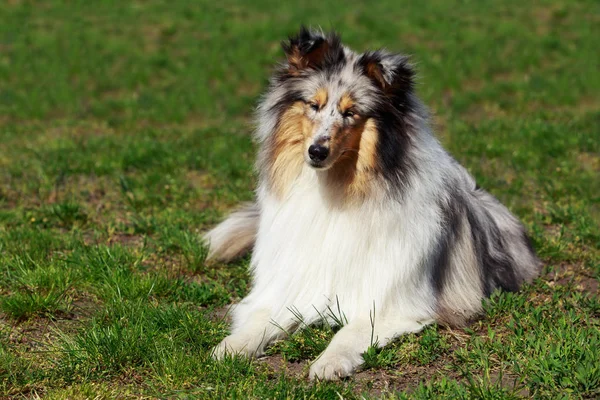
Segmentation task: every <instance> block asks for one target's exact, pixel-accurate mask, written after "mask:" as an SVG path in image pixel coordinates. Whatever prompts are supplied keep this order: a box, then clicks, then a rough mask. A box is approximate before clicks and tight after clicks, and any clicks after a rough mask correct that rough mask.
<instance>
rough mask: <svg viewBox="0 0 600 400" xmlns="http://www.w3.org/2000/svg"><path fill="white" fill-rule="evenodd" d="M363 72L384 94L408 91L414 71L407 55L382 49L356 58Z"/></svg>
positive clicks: (410, 88) (410, 89)
mask: <svg viewBox="0 0 600 400" xmlns="http://www.w3.org/2000/svg"><path fill="white" fill-rule="evenodd" d="M358 65H360V66H361V67H362V69H363V73H364V74H365V75H366V76H368V77H369V78H370V79H371V80H372V81H373V82H374V83H375V85H377V87H379V88H380V89H381V90H382V91H383V92H384V93H386V94H393V93H398V92H405V93H406V92H410V91H412V89H413V87H414V77H415V72H414V70H413V68H412V66H411V65H410V63H409V61H408V57H407V56H403V55H400V54H391V53H388V52H385V51H382V50H378V51H373V52H367V53H364V54H363V55H362V56H361V57H360V58H359V60H358Z"/></svg>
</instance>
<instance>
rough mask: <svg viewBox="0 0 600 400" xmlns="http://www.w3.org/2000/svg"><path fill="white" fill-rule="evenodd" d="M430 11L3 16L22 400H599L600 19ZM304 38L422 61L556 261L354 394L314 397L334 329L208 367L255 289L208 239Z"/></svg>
mask: <svg viewBox="0 0 600 400" xmlns="http://www.w3.org/2000/svg"><path fill="white" fill-rule="evenodd" d="M420 3H422V2H401V3H398V2H396V1H391V0H386V1H382V2H376V3H369V4H367V2H364V3H359V4H349V3H347V2H323V1H321V2H308V3H302V4H300V3H298V4H294V5H292V4H285V3H282V2H275V1H267V0H259V1H254V2H246V1H239V0H231V1H227V2H225V3H223V2H206V1H201V2H187V1H168V2H167V1H131V2H117V1H96V2H84V1H69V2H67V1H36V2H30V1H21V0H11V1H6V2H2V4H0V398H5V397H6V398H8V397H10V398H20V397H21V398H25V397H36V396H39V397H44V398H49V399H63V398H114V397H117V396H118V397H125V398H127V397H129V398H139V397H148V398H154V397H159V398H189V397H193V398H230V397H231V398H257V399H258V398H261V399H262V398H306V399H311V398H312V399H322V398H323V399H326V398H329V399H338V398H340V397H344V398H361V396H365V397H367V398H369V397H391V398H423V399H429V398H440V397H442V398H444V397H445V398H484V399H510V398H523V397H535V398H594V397H598V396H600V364H599V363H598V360H600V333H599V332H600V302H599V300H598V281H599V279H600V250H599V248H600V228H599V220H600V206H599V204H600V179H598V176H600V156H599V154H600V128H599V126H600V99H599V96H598V94H599V93H600V74H599V73H598V66H599V65H600V56H599V54H600V53H598V51H597V48H598V39H597V36H598V34H597V33H598V29H597V26H598V23H599V22H600V21H599V19H598V15H600V6H599V5H598V3H597V2H594V1H580V2H571V1H566V0H547V1H543V2H541V3H539V4H535V5H534V4H533V3H531V4H529V3H527V2H522V1H513V0H509V1H502V2H501V1H483V2H465V1H460V2H446V1H442V0H434V1H430V2H427V3H426V4H420ZM301 23H305V24H309V25H321V26H322V27H324V28H325V29H328V28H330V27H335V28H336V29H337V30H339V31H340V32H341V33H342V36H343V38H344V40H345V42H346V43H347V44H349V45H350V46H352V47H355V48H356V49H359V50H366V49H373V48H378V47H387V48H389V49H391V50H397V51H403V52H406V53H409V54H411V55H412V56H413V59H414V61H415V62H416V64H417V66H418V70H419V85H418V92H419V94H420V96H421V97H422V98H423V99H424V101H425V102H426V103H427V104H428V105H429V106H430V107H431V108H432V110H433V112H434V125H435V126H436V128H437V132H438V135H439V137H440V139H441V140H442V142H443V143H444V145H445V146H446V147H447V148H448V149H449V150H450V151H451V152H452V154H454V155H455V157H456V158H457V159H458V160H459V161H460V162H461V163H463V164H464V165H465V166H466V167H467V168H468V169H469V170H470V171H471V172H472V173H473V174H474V175H475V177H476V178H477V180H478V182H479V183H480V185H481V186H483V187H484V188H486V189H488V190H489V191H490V192H492V193H493V194H494V195H496V196H497V197H498V198H499V199H500V200H501V201H502V202H504V203H505V204H506V205H507V206H508V207H509V208H510V209H511V210H512V211H513V212H515V213H516V214H517V215H518V216H519V217H520V218H521V219H522V220H523V221H524V223H525V224H526V226H527V227H528V230H529V232H530V233H531V236H532V238H533V241H534V245H535V247H536V249H537V251H538V252H539V254H540V256H541V258H542V259H543V260H544V263H545V268H544V273H543V275H542V276H541V277H540V278H539V279H538V280H536V282H534V284H533V285H530V286H528V287H526V288H525V289H524V290H523V291H522V292H520V293H518V294H495V295H494V296H493V298H492V299H491V300H490V301H489V302H486V305H485V315H484V317H483V318H482V319H481V320H479V321H476V322H474V323H473V324H471V325H470V326H469V327H468V328H465V329H462V330H451V329H446V328H442V327H438V326H431V327H428V328H427V329H425V330H424V331H423V332H422V333H419V334H411V335H406V336H404V337H402V338H400V339H398V340H397V341H395V342H394V343H393V344H391V345H390V346H388V347H386V348H384V349H375V348H371V349H370V350H369V351H368V352H367V354H366V355H365V359H366V364H365V369H364V370H363V371H362V372H360V373H359V374H358V375H357V376H356V377H355V378H354V379H351V380H348V381H344V382H338V383H317V384H311V383H310V382H308V380H307V379H306V376H307V371H308V366H307V362H308V360H311V359H313V358H314V357H316V356H317V355H318V354H319V352H320V351H321V350H322V349H323V348H324V347H325V346H326V345H327V343H328V341H329V340H330V338H331V337H332V335H333V333H334V332H333V331H332V330H331V329H329V328H328V327H321V328H319V327H315V328H310V329H307V330H304V331H302V332H299V333H297V334H295V335H293V336H292V337H291V338H289V339H287V340H285V341H283V342H279V343H277V344H276V345H275V346H273V347H272V348H271V349H270V350H269V355H268V357H267V358H266V359H265V360H258V361H253V362H248V361H246V360H243V359H237V358H233V359H228V360H226V361H225V362H223V363H216V362H213V361H212V360H211V359H210V357H209V351H210V348H211V347H212V346H213V345H215V344H216V343H218V342H219V340H220V339H221V338H222V337H223V336H224V335H225V334H226V332H227V323H226V320H225V319H224V318H223V316H222V314H223V306H225V305H227V304H229V303H232V302H235V301H238V300H239V299H240V298H241V297H243V296H244V295H245V293H247V291H248V287H249V284H250V282H249V275H248V271H247V266H248V259H247V258H245V259H243V260H240V261H238V262H236V263H233V264H230V265H221V264H212V265H211V264H207V263H205V262H204V261H205V257H206V249H205V248H203V247H202V246H201V244H200V241H199V233H200V232H202V231H203V230H205V229H207V228H208V227H210V226H212V225H213V224H214V223H216V222H217V221H219V219H220V218H221V217H222V216H223V215H224V214H226V212H227V211H228V210H230V209H231V208H232V207H234V206H235V205H236V204H237V203H239V202H240V201H245V200H249V199H251V198H252V190H253V188H254V181H255V177H254V175H253V169H252V164H253V160H254V147H253V144H252V142H251V139H250V135H249V133H250V132H251V130H252V122H251V116H252V112H253V107H254V106H255V104H256V101H257V99H258V96H259V94H260V92H261V91H262V90H263V89H264V87H265V85H266V82H267V79H268V76H269V73H270V71H271V68H272V65H273V63H274V62H275V60H278V59H280V58H281V51H280V49H279V44H278V43H279V41H280V40H281V39H283V38H285V37H286V36H287V35H288V34H291V33H293V31H294V30H296V29H297V28H298V27H299V25H300V24H301Z"/></svg>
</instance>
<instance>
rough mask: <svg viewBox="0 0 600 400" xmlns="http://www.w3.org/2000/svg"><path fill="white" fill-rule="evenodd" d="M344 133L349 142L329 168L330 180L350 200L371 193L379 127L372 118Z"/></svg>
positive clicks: (342, 134) (358, 198)
mask: <svg viewBox="0 0 600 400" xmlns="http://www.w3.org/2000/svg"><path fill="white" fill-rule="evenodd" d="M340 133H341V135H339V136H341V137H347V142H346V143H345V144H342V145H343V146H344V147H343V148H342V149H341V151H342V155H341V156H340V158H339V159H338V160H337V162H336V163H335V164H334V165H333V167H331V169H330V170H329V172H328V179H329V180H330V182H329V183H330V184H331V185H332V186H334V187H335V186H337V187H339V188H340V189H341V190H342V192H343V196H344V198H345V201H346V202H348V201H350V202H352V201H360V200H361V199H363V198H364V197H365V196H367V195H368V193H369V186H370V182H371V180H372V179H373V177H374V174H375V171H376V165H377V156H376V151H377V140H378V133H377V128H376V126H375V122H374V121H373V120H372V119H368V120H366V121H364V122H360V121H359V122H357V123H356V125H354V126H351V127H349V128H348V129H347V130H346V131H345V132H340ZM336 145H338V144H337V143H336Z"/></svg>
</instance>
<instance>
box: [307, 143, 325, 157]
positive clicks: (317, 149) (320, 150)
mask: <svg viewBox="0 0 600 400" xmlns="http://www.w3.org/2000/svg"><path fill="white" fill-rule="evenodd" d="M328 155H329V149H328V148H327V147H325V146H321V145H320V144H311V145H310V147H309V148H308V156H309V157H310V159H311V160H313V161H323V160H325V159H326V158H327V156H328Z"/></svg>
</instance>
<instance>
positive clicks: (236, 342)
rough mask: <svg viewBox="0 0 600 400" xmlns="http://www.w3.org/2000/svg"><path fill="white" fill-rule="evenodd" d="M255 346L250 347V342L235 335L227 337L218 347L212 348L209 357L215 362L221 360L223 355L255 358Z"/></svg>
mask: <svg viewBox="0 0 600 400" xmlns="http://www.w3.org/2000/svg"><path fill="white" fill-rule="evenodd" d="M255 347H256V346H252V343H251V341H250V340H248V339H247V338H245V337H242V336H237V335H229V336H227V337H226V338H225V339H223V340H222V341H221V343H219V344H218V345H216V346H215V347H213V349H212V351H211V355H212V357H213V358H214V359H215V360H222V359H223V358H224V357H225V355H230V356H236V355H239V356H243V357H248V358H252V357H256V356H257V351H258V349H256V348H255Z"/></svg>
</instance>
